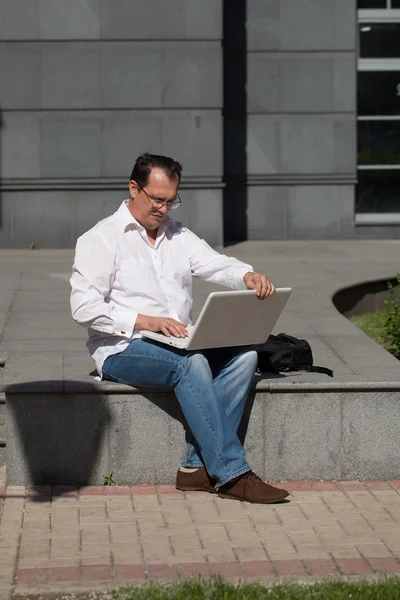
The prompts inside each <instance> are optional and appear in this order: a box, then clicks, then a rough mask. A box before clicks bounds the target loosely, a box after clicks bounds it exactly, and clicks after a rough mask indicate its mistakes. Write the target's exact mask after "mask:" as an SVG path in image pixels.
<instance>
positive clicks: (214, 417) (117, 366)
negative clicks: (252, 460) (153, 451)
mask: <svg viewBox="0 0 400 600" xmlns="http://www.w3.org/2000/svg"><path fill="white" fill-rule="evenodd" d="M256 366H257V353H256V352H255V351H254V350H249V349H248V348H217V349H212V350H204V351H202V352H199V351H197V352H188V351H186V350H178V349H176V348H171V347H170V346H164V345H163V344H159V343H157V342H154V341H152V340H148V339H147V340H146V339H145V338H142V339H136V340H132V342H131V343H130V344H129V346H128V347H127V348H126V349H125V350H124V351H123V352H120V353H119V354H114V355H112V356H109V357H108V358H107V359H106V360H105V362H104V365H103V377H104V378H105V379H109V380H111V381H116V382H119V383H124V384H128V385H132V386H135V387H150V388H159V389H164V390H165V389H166V390H172V389H173V390H174V391H175V395H176V397H177V399H178V401H179V404H180V405H181V408H182V412H183V414H184V416H185V418H186V421H187V423H188V425H189V427H190V429H191V431H192V433H193V436H194V438H195V439H194V440H192V441H191V442H189V444H188V448H187V452H186V454H185V455H184V457H183V460H182V466H184V467H201V466H203V465H204V466H205V467H206V469H207V471H208V473H209V475H210V476H211V477H213V478H214V479H215V480H216V481H217V485H218V486H220V485H224V484H225V483H227V482H228V481H230V480H231V479H233V478H234V477H237V476H238V475H242V474H243V473H246V471H249V470H250V467H249V465H248V464H247V462H246V460H245V457H244V449H243V446H242V444H241V443H240V441H239V438H238V436H237V430H238V427H239V424H240V421H241V418H242V415H243V410H244V406H245V403H246V399H247V395H248V393H249V390H250V388H251V384H252V381H253V377H254V373H255V370H256Z"/></svg>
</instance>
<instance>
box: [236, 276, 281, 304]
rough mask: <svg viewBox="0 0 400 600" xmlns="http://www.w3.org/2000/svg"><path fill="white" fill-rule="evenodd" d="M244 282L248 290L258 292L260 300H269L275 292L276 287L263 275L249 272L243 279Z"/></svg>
mask: <svg viewBox="0 0 400 600" xmlns="http://www.w3.org/2000/svg"><path fill="white" fill-rule="evenodd" d="M243 281H244V283H245V285H246V287H247V289H248V290H256V294H257V296H258V297H259V298H260V300H264V298H269V297H270V296H272V294H273V293H274V292H275V286H274V284H273V283H272V281H270V280H269V279H268V277H267V276H266V275H262V274H261V273H252V272H251V271H249V272H248V273H246V274H245V275H244V277H243Z"/></svg>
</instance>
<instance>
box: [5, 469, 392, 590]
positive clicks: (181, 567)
mask: <svg viewBox="0 0 400 600" xmlns="http://www.w3.org/2000/svg"><path fill="white" fill-rule="evenodd" d="M279 485H284V486H285V487H287V488H288V489H289V491H290V492H291V496H290V502H287V503H282V504H276V505H267V506H260V505H251V504H246V503H240V502H235V501H230V500H222V499H220V498H218V497H215V496H213V495H210V494H206V493H198V492H192V493H182V492H178V491H177V490H176V489H175V488H174V487H173V486H163V485H160V486H132V487H128V486H127V487H109V488H106V487H85V488H81V489H77V488H75V487H66V486H58V487H57V486H55V487H53V488H51V487H49V486H48V487H47V486H41V487H36V488H29V487H28V488H25V487H16V486H8V487H6V486H5V484H4V480H3V482H2V480H1V479H0V519H1V520H0V597H4V596H5V595H6V594H7V595H8V594H9V593H10V591H11V590H14V591H15V592H16V593H23V592H26V591H27V590H29V591H31V592H46V591H49V592H50V591H79V590H86V589H98V588H99V587H100V588H101V587H103V588H104V587H106V586H108V585H110V586H111V585H116V584H119V583H124V582H137V583H139V582H143V581H146V580H149V579H151V580H159V581H171V580H176V579H185V578H189V577H199V576H201V577H202V578H204V577H209V576H211V575H213V574H219V575H221V576H224V577H228V578H231V579H233V580H238V579H241V580H250V581H253V580H259V581H269V580H273V579H275V580H276V579H277V578H282V579H283V578H291V577H292V578H296V579H312V578H322V577H328V576H333V577H339V576H370V577H373V576H377V574H382V573H388V574H398V573H400V502H399V500H400V481H398V480H393V481H366V482H360V481H346V482H337V483H336V482H288V483H286V484H279Z"/></svg>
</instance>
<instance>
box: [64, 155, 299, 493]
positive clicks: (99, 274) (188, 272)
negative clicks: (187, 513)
mask: <svg viewBox="0 0 400 600" xmlns="http://www.w3.org/2000/svg"><path fill="white" fill-rule="evenodd" d="M181 170H182V168H181V165H180V164H179V163H178V162H176V161H175V160H173V159H172V158H168V157H165V156H158V155H152V154H143V155H142V156H139V158H138V159H137V160H136V163H135V165H134V168H133V171H132V174H131V178H130V181H129V195H130V199H129V200H128V201H125V202H123V203H122V205H121V206H120V207H119V209H118V210H117V211H116V212H115V213H114V214H113V215H112V216H110V217H108V218H106V219H104V220H103V221H100V222H99V223H98V224H97V225H95V226H94V227H93V228H92V229H91V230H90V231H88V232H87V233H85V234H84V235H83V236H82V237H80V238H79V240H78V242H77V246H76V255H75V262H74V266H73V273H72V277H71V286H72V293H71V310H72V315H73V318H74V319H75V321H77V322H78V323H79V324H80V325H82V326H84V327H87V328H88V330H89V340H88V342H87V346H88V349H89V351H90V353H91V355H92V357H93V359H94V361H95V363H96V367H97V370H98V372H99V374H100V376H101V377H102V378H104V379H109V380H111V381H116V382H120V383H124V384H128V385H132V386H137V387H146V386H147V387H151V388H160V389H174V391H175V395H176V397H177V399H178V401H179V403H180V405H181V408H182V411H183V414H184V415H185V418H186V420H187V423H188V425H189V427H190V429H191V431H192V432H193V436H194V439H193V440H192V441H191V442H190V443H189V444H188V448H187V452H186V454H185V456H184V457H183V460H182V466H181V468H180V469H179V470H178V473H177V478H176V487H177V488H178V489H180V490H202V491H207V492H211V493H218V495H219V496H220V497H223V498H232V499H236V500H246V501H248V502H257V503H265V504H266V503H271V502H279V501H281V500H283V499H284V498H285V497H286V496H287V495H288V494H287V492H286V491H284V490H281V489H277V488H274V487H272V486H270V485H267V484H266V483H264V482H263V481H261V479H260V478H259V477H257V476H256V475H255V474H254V473H253V472H252V471H251V469H250V467H249V465H248V464H247V462H246V460H245V457H244V450H243V446H242V444H241V443H240V441H239V439H238V437H237V430H238V427H239V423H240V421H241V418H242V414H243V410H244V406H245V402H246V398H247V395H248V392H249V390H250V387H251V384H252V381H253V377H254V373H255V369H256V366H257V353H256V352H255V351H254V350H249V349H248V348H247V349H246V348H229V349H211V350H207V351H203V352H187V351H184V350H178V349H175V348H172V347H170V346H167V345H164V344H158V343H156V342H154V341H151V340H149V339H146V338H144V337H143V336H142V335H141V333H140V332H141V330H150V331H161V332H162V333H164V334H165V335H167V336H169V335H174V336H177V337H185V336H186V335H187V332H186V326H187V324H188V323H189V322H190V320H191V305H192V276H194V277H200V278H201V279H203V280H205V281H210V282H213V283H220V284H223V285H226V286H230V287H232V288H238V289H245V288H248V289H255V290H256V293H257V295H258V297H259V298H260V300H262V299H264V298H266V297H268V296H271V295H272V294H273V293H274V291H275V287H274V285H273V284H272V283H271V281H269V280H268V279H267V277H266V276H265V275H261V274H260V273H254V272H253V270H252V267H251V266H250V265H247V264H245V263H243V262H241V261H239V260H237V259H235V258H230V257H227V256H224V255H221V254H219V253H217V252H215V251H214V250H213V249H212V248H210V246H208V244H206V243H205V241H204V240H201V239H200V238H198V237H197V236H196V235H195V234H194V233H192V232H191V231H189V230H188V229H187V228H186V227H185V226H183V225H182V224H181V223H178V222H176V221H173V220H172V219H171V218H170V217H169V216H168V213H169V212H170V211H171V210H172V209H174V208H177V207H178V206H179V204H180V202H181V200H180V197H179V194H178V187H179V183H180V178H181Z"/></svg>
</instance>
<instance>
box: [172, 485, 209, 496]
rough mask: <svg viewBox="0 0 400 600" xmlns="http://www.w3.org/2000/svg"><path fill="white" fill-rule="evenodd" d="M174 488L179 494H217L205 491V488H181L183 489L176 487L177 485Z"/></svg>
mask: <svg viewBox="0 0 400 600" xmlns="http://www.w3.org/2000/svg"><path fill="white" fill-rule="evenodd" d="M175 487H176V489H177V490H179V491H180V492H208V493H209V494H216V493H217V492H216V491H215V490H206V489H205V488H199V487H184V488H183V487H178V486H177V485H176V486H175Z"/></svg>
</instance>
